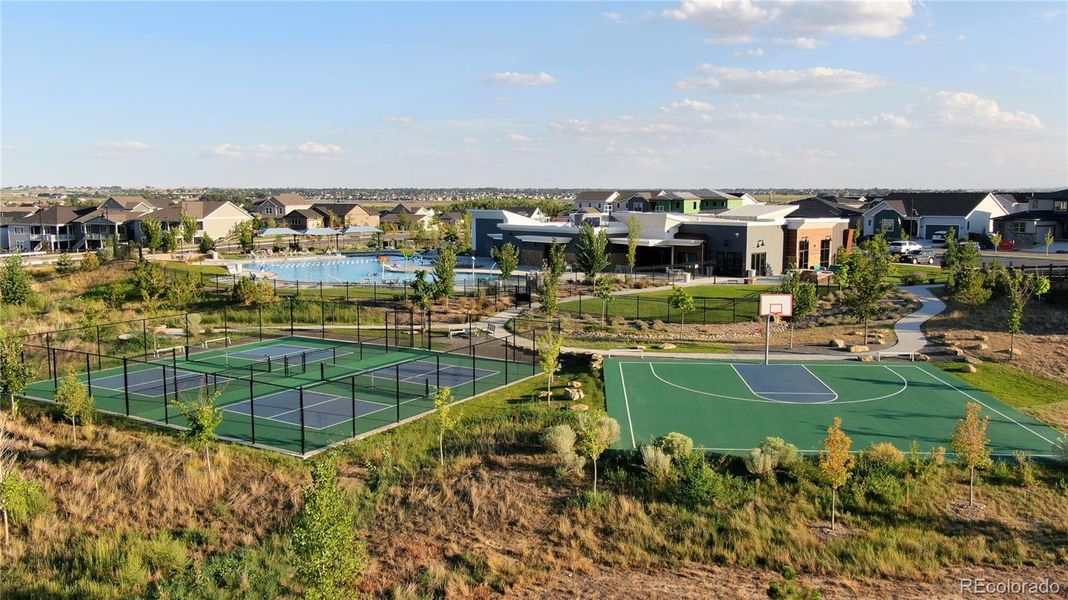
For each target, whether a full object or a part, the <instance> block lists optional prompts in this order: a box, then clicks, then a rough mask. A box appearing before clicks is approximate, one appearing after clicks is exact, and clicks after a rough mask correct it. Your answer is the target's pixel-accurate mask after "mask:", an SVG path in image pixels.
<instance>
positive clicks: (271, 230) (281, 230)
mask: <svg viewBox="0 0 1068 600" xmlns="http://www.w3.org/2000/svg"><path fill="white" fill-rule="evenodd" d="M256 235H259V236H267V235H300V232H299V231H296V230H293V229H290V228H288V227H267V228H266V229H261V230H259V231H258V232H257V233H256Z"/></svg>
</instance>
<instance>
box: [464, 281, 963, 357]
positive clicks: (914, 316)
mask: <svg viewBox="0 0 1068 600" xmlns="http://www.w3.org/2000/svg"><path fill="white" fill-rule="evenodd" d="M901 289H902V290H903V291H906V292H908V293H910V294H912V295H914V296H916V298H917V299H918V300H919V301H920V302H921V305H920V308H918V309H917V310H916V311H914V312H912V313H909V314H907V315H905V316H904V317H902V318H901V319H900V320H899V321H898V322H897V323H895V324H894V333H895V335H896V336H897V343H896V344H894V345H893V346H891V347H889V348H881V349H879V350H872V351H870V352H867V353H860V354H876V353H882V354H887V353H902V354H907V353H917V352H920V351H921V350H923V347H924V346H926V345H927V337H926V336H925V335H924V334H923V324H924V323H925V322H926V321H927V320H928V319H930V318H931V317H933V316H935V315H937V314H939V313H941V312H942V311H944V310H945V309H946V304H945V303H944V302H942V301H941V300H939V299H938V298H937V297H936V296H935V295H934V293H933V292H932V291H931V289H930V288H929V287H928V286H923V285H916V286H907V287H902V288H901ZM642 291H645V290H642ZM566 300H567V299H561V302H564V301H566ZM538 307H540V305H539V304H538V303H536V302H535V303H534V304H532V305H531V307H530V308H538ZM525 310H526V309H524V308H511V309H508V310H506V311H502V312H499V313H497V314H495V315H493V316H491V317H487V318H485V319H483V320H481V321H479V322H478V323H476V324H475V325H476V326H477V327H479V328H480V329H485V330H487V331H489V332H490V334H491V335H493V336H494V337H498V338H503V337H509V336H510V335H511V334H509V333H508V331H507V330H506V329H505V325H506V324H507V323H508V321H509V320H510V319H512V318H513V317H518V316H521V315H522V314H523V312H524V311H525ZM515 343H516V346H518V347H520V348H531V347H532V346H533V342H532V341H531V340H529V339H527V338H523V337H519V336H516V338H515ZM562 352H566V353H574V354H607V353H608V352H609V351H608V350H603V349H596V348H581V347H569V346H565V347H563V348H562ZM611 352H612V355H613V356H643V355H645V354H646V353H645V352H644V351H641V350H630V349H619V350H612V351H611ZM648 354H649V355H651V356H656V357H658V358H689V359H699V360H700V359H703V360H728V361H731V360H738V361H742V360H746V361H749V360H763V358H764V353H763V352H735V353H729V354H715V353H698V352H655V353H653V352H651V353H648ZM858 355H859V354H857V353H848V352H834V353H828V354H802V353H796V352H781V351H776V350H775V349H774V348H773V349H772V352H771V357H772V358H773V359H775V360H798V361H817V360H853V359H856V358H857V356H858Z"/></svg>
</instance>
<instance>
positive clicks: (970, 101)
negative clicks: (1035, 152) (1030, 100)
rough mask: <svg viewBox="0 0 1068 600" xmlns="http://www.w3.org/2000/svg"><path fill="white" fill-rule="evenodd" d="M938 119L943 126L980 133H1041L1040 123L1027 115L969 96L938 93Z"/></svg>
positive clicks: (995, 102)
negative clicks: (1023, 131) (992, 131)
mask: <svg viewBox="0 0 1068 600" xmlns="http://www.w3.org/2000/svg"><path fill="white" fill-rule="evenodd" d="M937 100H938V104H939V111H938V119H939V121H941V122H942V123H943V124H945V125H949V126H954V127H966V128H980V129H1028V130H1033V129H1042V127H1043V125H1042V121H1041V120H1040V119H1039V118H1038V116H1037V115H1033V114H1031V113H1028V112H1023V111H1017V112H1011V111H1006V110H1002V109H1001V106H1000V105H999V104H998V103H997V101H996V100H991V99H989V98H983V97H981V96H977V95H975V94H972V93H969V92H949V91H941V92H938V95H937Z"/></svg>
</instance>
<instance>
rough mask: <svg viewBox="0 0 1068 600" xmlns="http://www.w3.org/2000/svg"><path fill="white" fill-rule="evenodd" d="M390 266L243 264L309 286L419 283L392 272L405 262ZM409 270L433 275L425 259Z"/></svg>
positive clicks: (462, 276) (343, 261)
mask: <svg viewBox="0 0 1068 600" xmlns="http://www.w3.org/2000/svg"><path fill="white" fill-rule="evenodd" d="M389 258H390V262H389V263H382V262H380V261H379V260H378V257H377V256H346V257H344V258H330V259H314V258H309V259H306V260H293V261H283V262H269V261H253V262H248V263H243V264H242V265H241V267H242V269H244V270H245V271H267V272H269V273H274V274H275V275H277V276H278V278H279V279H283V280H286V281H300V282H302V283H303V282H309V283H318V282H320V281H322V282H323V283H330V282H339V281H348V282H350V283H372V282H379V283H383V282H390V281H411V280H413V279H415V273H414V272H412V271H406V272H405V271H400V272H398V271H389V270H388V268H389V267H390V266H394V265H395V266H396V267H400V268H403V267H404V266H405V264H406V263H405V261H404V258H403V257H401V256H390V257H389ZM458 263H459V264H457V267H461V268H462V267H463V259H462V258H461V259H460V261H458ZM407 266H408V267H409V268H410V267H412V266H419V267H425V269H426V270H427V271H433V262H432V261H430V260H428V259H423V258H412V259H409V260H408V262H407ZM476 278H480V279H490V280H492V279H496V276H495V275H490V274H477V275H472V274H471V273H457V274H456V280H457V281H464V280H473V279H476Z"/></svg>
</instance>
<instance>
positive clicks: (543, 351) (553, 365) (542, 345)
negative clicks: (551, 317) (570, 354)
mask: <svg viewBox="0 0 1068 600" xmlns="http://www.w3.org/2000/svg"><path fill="white" fill-rule="evenodd" d="M535 340H536V341H537V343H538V364H539V365H540V366H541V370H542V371H545V374H546V375H548V376H549V380H548V383H546V385H545V391H546V392H548V396H546V401H548V400H550V399H551V398H552V393H553V377H554V376H555V375H556V373H557V372H558V371H560V349H561V348H562V347H563V345H564V336H563V335H560V334H559V333H557V332H556V330H554V329H553V326H552V325H549V331H548V332H546V334H545V335H543V336H538V337H536V338H535Z"/></svg>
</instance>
